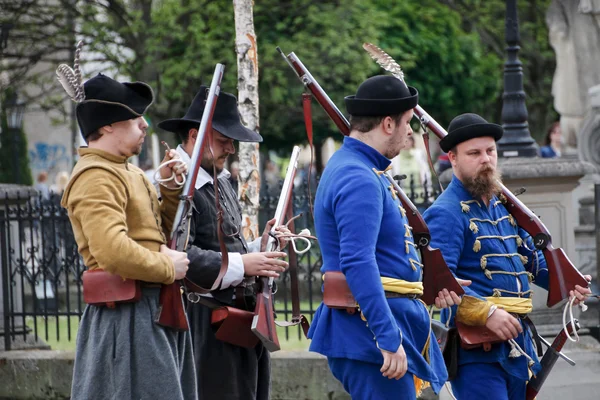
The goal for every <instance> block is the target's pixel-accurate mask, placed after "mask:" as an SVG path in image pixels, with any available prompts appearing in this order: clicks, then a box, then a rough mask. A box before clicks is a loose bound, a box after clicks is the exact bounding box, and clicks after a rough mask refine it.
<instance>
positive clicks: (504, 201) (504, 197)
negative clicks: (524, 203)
mask: <svg viewBox="0 0 600 400" xmlns="http://www.w3.org/2000/svg"><path fill="white" fill-rule="evenodd" d="M498 198H499V199H500V201H501V202H502V204H506V202H507V200H506V196H505V195H504V194H502V193H500V196H498Z"/></svg>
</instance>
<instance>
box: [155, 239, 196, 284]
mask: <svg viewBox="0 0 600 400" xmlns="http://www.w3.org/2000/svg"><path fill="white" fill-rule="evenodd" d="M160 252H161V253H163V254H166V255H167V256H169V258H170V259H171V260H172V261H173V269H174V270H175V280H179V279H183V278H185V274H186V273H187V270H188V265H189V263H190V260H189V259H188V257H187V253H183V252H181V251H176V250H171V249H170V248H168V247H167V246H165V245H164V244H161V245H160Z"/></svg>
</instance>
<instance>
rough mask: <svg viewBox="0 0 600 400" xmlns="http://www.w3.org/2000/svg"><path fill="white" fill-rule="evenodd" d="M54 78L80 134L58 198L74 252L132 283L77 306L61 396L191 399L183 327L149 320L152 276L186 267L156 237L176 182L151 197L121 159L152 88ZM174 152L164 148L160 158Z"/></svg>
mask: <svg viewBox="0 0 600 400" xmlns="http://www.w3.org/2000/svg"><path fill="white" fill-rule="evenodd" d="M59 70H60V67H59ZM57 72H58V71H57ZM59 76H60V74H59ZM61 83H63V82H61ZM65 85H66V86H65ZM63 86H65V89H66V90H67V92H68V93H69V94H71V95H72V94H73V93H74V94H75V95H74V96H72V98H73V99H74V100H75V101H77V120H78V123H79V127H80V128H81V132H82V135H83V137H84V138H85V140H86V142H87V143H88V147H87V148H85V147H84V148H81V149H80V150H79V155H80V157H81V158H80V160H79V161H78V162H77V165H76V166H75V168H74V170H73V173H72V176H71V179H70V181H69V183H68V185H67V187H66V189H65V192H64V195H63V198H62V203H61V204H62V206H63V207H65V208H66V209H67V210H68V213H69V219H70V221H71V224H72V226H73V232H74V235H75V239H76V241H77V245H78V249H79V252H80V253H81V255H82V257H83V260H84V262H85V265H86V267H87V268H88V269H89V270H95V269H102V270H105V271H108V272H110V273H112V274H116V275H119V276H120V277H122V278H127V279H133V280H138V281H140V284H141V287H142V289H141V290H142V297H141V299H140V300H139V301H137V302H132V303H118V304H115V305H114V308H109V307H106V306H96V305H88V306H87V307H86V308H85V311H84V313H83V316H82V319H81V322H80V325H79V332H78V335H77V347H76V357H75V365H74V374H73V384H72V393H71V398H72V399H162V398H165V399H166V398H169V399H180V400H184V399H185V400H188V399H196V398H197V397H196V382H195V368H194V363H193V354H192V348H191V341H190V336H189V332H187V331H186V332H178V331H175V330H173V329H170V328H165V327H162V326H159V325H157V324H156V323H155V322H154V320H155V316H156V313H157V307H158V301H159V292H160V288H161V285H163V284H170V283H173V282H174V280H176V279H182V278H183V277H184V276H185V274H186V272H187V269H188V263H189V260H188V259H187V256H186V254H185V253H182V252H177V251H174V250H170V249H169V248H167V247H166V246H165V243H166V237H165V232H169V231H170V228H171V225H172V223H173V217H174V214H175V210H176V208H177V201H178V195H179V193H180V191H181V189H178V188H176V187H174V186H171V187H161V195H162V202H161V203H159V200H158V197H157V193H156V190H155V188H154V187H153V186H152V184H151V183H150V182H149V181H148V179H147V178H146V176H145V175H144V172H143V171H142V170H141V169H139V168H137V167H136V166H134V165H132V164H130V163H128V158H129V157H131V156H133V155H136V154H139V153H140V151H141V148H142V144H143V142H144V138H145V136H146V129H147V128H148V124H147V123H146V121H145V120H144V118H143V117H142V114H143V113H144V112H145V111H146V109H147V108H148V107H149V106H150V104H152V101H153V98H154V95H153V92H152V89H151V88H150V87H149V86H148V85H146V84H145V83H142V82H135V83H120V82H117V81H115V80H113V79H111V78H109V77H107V76H104V75H102V74H99V75H97V76H96V77H94V78H92V79H90V80H88V81H87V82H85V84H83V85H81V84H80V83H78V82H77V81H73V80H70V83H69V82H67V83H66V84H65V83H63ZM174 157H177V155H176V152H175V151H174V150H171V151H170V152H168V153H167V154H166V156H165V161H166V160H170V159H172V158H174ZM160 172H161V175H162V176H163V177H167V176H169V175H171V174H172V173H173V172H174V173H176V174H177V175H181V174H182V173H185V172H186V167H185V166H184V165H183V164H181V163H171V164H168V165H167V166H166V167H163V168H162V169H161V171H160ZM178 181H180V179H178ZM96 289H97V288H96ZM103 289H104V290H105V291H110V290H112V289H114V287H106V288H103ZM84 291H85V287H84Z"/></svg>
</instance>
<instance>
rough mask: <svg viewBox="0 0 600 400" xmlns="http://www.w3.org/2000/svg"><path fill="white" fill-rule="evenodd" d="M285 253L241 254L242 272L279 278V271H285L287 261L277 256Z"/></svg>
mask: <svg viewBox="0 0 600 400" xmlns="http://www.w3.org/2000/svg"><path fill="white" fill-rule="evenodd" d="M285 256H287V254H285V253H284V252H281V251H268V252H261V253H248V254H242V261H243V262H244V274H245V275H246V276H266V277H269V278H279V273H280V272H283V271H285V269H286V268H287V267H288V263H287V262H286V261H283V260H279V258H282V257H285Z"/></svg>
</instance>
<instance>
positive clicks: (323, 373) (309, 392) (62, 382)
mask: <svg viewBox="0 0 600 400" xmlns="http://www.w3.org/2000/svg"><path fill="white" fill-rule="evenodd" d="M74 357H75V353H74V352H65V351H54V350H33V351H9V352H4V353H3V352H0V399H14V400H17V399H28V400H34V399H36V400H37V399H40V400H41V399H43V400H54V399H67V398H69V393H70V390H71V376H72V374H73V361H74ZM271 370H272V378H273V379H272V382H273V383H272V392H271V399H272V400H292V399H293V400H298V399H307V400H348V399H350V396H349V395H348V394H347V393H346V392H345V391H344V389H343V388H342V386H341V384H340V383H339V382H338V381H336V380H335V378H334V377H333V376H332V375H331V373H330V372H329V368H328V366H327V360H326V359H325V358H324V357H322V356H320V355H318V354H316V353H309V352H306V351H298V352H289V351H278V352H276V353H273V354H272V363H271Z"/></svg>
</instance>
